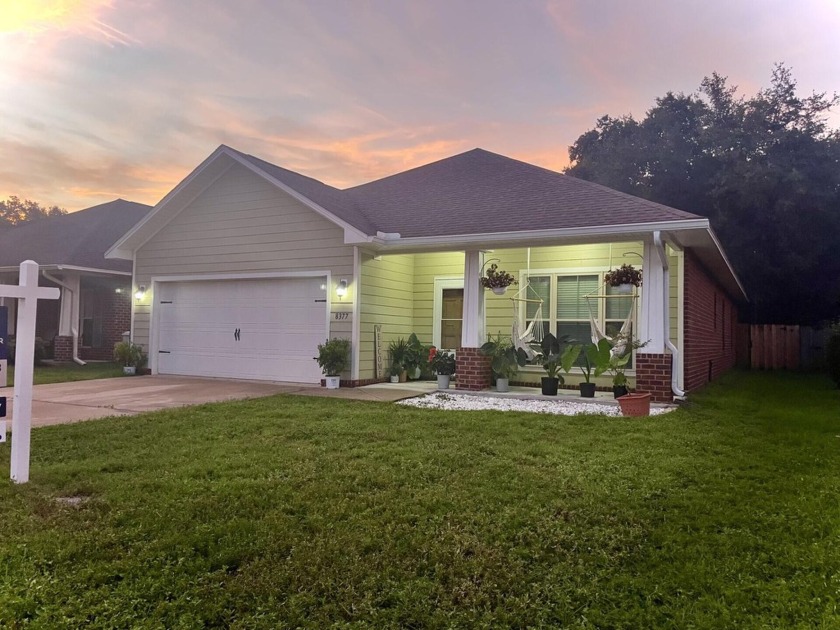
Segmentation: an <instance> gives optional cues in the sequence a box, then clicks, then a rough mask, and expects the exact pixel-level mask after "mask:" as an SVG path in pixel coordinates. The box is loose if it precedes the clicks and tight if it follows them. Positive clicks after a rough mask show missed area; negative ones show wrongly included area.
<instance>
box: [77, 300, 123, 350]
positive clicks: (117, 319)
mask: <svg viewBox="0 0 840 630" xmlns="http://www.w3.org/2000/svg"><path fill="white" fill-rule="evenodd" d="M95 299H96V300H98V301H99V302H100V304H101V308H102V313H103V322H102V347H101V348H79V356H80V357H81V358H82V359H84V360H87V361H111V360H113V357H114V344H116V343H117V342H119V341H122V336H123V333H124V332H127V331H128V330H130V329H131V291H130V286H129V285H127V284H126V286H125V288H124V289H123V292H122V293H117V292H116V291H115V290H114V289H113V288H109V287H101V288H97V289H96V298H95Z"/></svg>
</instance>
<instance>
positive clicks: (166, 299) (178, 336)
mask: <svg viewBox="0 0 840 630" xmlns="http://www.w3.org/2000/svg"><path fill="white" fill-rule="evenodd" d="M325 283H326V278H282V279H271V280H263V279H260V280H218V281H217V280H212V281H196V282H161V283H159V284H158V285H157V295H156V296H155V302H156V303H155V308H156V309H157V311H158V316H157V318H156V319H157V326H158V364H157V370H158V372H159V373H160V374H182V375H188V376H218V377H228V378H243V379H259V380H271V381H290V382H293V383H317V382H318V381H319V380H320V378H321V372H320V369H319V368H318V364H317V363H316V362H315V361H314V360H313V359H312V358H313V357H314V356H315V355H316V354H317V353H318V348H317V346H318V344H319V343H323V342H324V340H325V339H326V337H327V305H326V291H325V290H324V289H323V288H322V287H323V286H324V285H325Z"/></svg>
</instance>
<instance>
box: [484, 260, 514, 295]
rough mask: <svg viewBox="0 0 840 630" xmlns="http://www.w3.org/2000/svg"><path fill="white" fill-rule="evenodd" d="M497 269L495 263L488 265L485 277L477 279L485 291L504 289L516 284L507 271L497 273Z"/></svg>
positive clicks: (497, 266)
mask: <svg viewBox="0 0 840 630" xmlns="http://www.w3.org/2000/svg"><path fill="white" fill-rule="evenodd" d="M498 269H499V265H497V264H496V263H493V264H491V265H490V267H489V268H488V269H487V272H486V273H485V275H484V276H483V277H482V278H479V282H480V283H481V286H482V287H484V288H485V289H504V288H505V287H509V286H510V285H512V284H518V283H517V282H516V278H514V277H513V276H512V275H510V274H509V273H508V272H507V271H504V270H503V271H498Z"/></svg>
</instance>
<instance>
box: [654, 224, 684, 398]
mask: <svg viewBox="0 0 840 630" xmlns="http://www.w3.org/2000/svg"><path fill="white" fill-rule="evenodd" d="M653 245H654V247H655V248H656V253H657V254H658V255H659V261H660V262H661V263H662V272H663V287H662V292H663V293H664V300H663V302H664V309H665V317H663V318H662V321H663V322H665V346H666V347H667V348H668V350H670V351H671V391H672V392H674V397H675V398H685V394H686V392H685V390H682V389H680V387H679V385H680V374H679V366H680V350H679V349H678V348H677V347H676V346H675V345H674V343H673V342H672V341H671V296H670V291H671V271H670V266H669V265H668V254H667V253H666V252H665V245H664V244H663V243H662V234H661V232H659V231H658V230H657V231H655V232H654V233H653Z"/></svg>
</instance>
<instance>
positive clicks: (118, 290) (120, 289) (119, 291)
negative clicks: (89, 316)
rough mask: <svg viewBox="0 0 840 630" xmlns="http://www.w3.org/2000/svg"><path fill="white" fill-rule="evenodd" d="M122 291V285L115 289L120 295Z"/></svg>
mask: <svg viewBox="0 0 840 630" xmlns="http://www.w3.org/2000/svg"><path fill="white" fill-rule="evenodd" d="M122 292H123V290H122V287H117V288H116V289H114V293H116V294H117V295H120V294H121V293H122Z"/></svg>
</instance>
